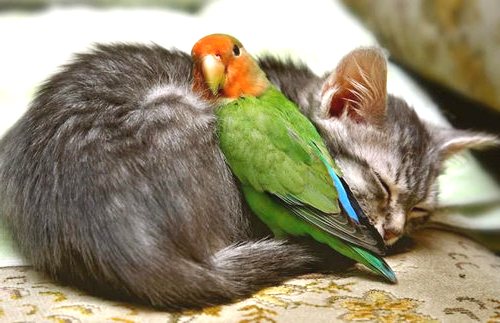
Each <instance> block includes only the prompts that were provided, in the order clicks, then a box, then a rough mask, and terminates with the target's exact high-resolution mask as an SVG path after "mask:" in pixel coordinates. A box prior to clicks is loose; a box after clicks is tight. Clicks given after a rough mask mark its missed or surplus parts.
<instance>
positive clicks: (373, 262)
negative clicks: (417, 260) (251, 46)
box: [191, 34, 397, 283]
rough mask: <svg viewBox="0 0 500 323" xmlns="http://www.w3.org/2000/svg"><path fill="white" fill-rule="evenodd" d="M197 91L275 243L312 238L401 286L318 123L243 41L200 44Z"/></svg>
mask: <svg viewBox="0 0 500 323" xmlns="http://www.w3.org/2000/svg"><path fill="white" fill-rule="evenodd" d="M191 55H192V58H193V64H194V66H193V90H194V91H195V92H197V93H199V94H200V96H201V97H203V98H204V99H205V100H210V101H212V102H215V103H216V105H217V108H216V116H217V131H218V137H219V144H220V148H221V150H222V152H223V153H224V156H225V158H226V161H227V163H228V165H229V167H230V169H231V170H232V172H233V174H234V175H235V176H236V177H237V179H238V180H239V182H240V184H241V189H242V192H243V194H244V197H245V199H246V201H247V203H248V205H249V206H250V208H251V210H252V211H253V212H254V213H255V214H256V215H257V216H258V217H259V218H260V219H261V220H262V221H263V222H264V223H265V224H266V225H267V226H268V227H269V228H270V229H271V231H272V232H273V234H274V236H275V237H276V238H286V237H287V236H305V235H308V236H310V237H312V238H313V239H315V240H316V241H318V242H321V243H325V244H327V245H328V246H329V247H330V248H332V249H334V250H335V251H337V252H339V253H341V254H342V255H344V256H346V257H349V258H351V259H353V260H355V261H357V262H359V263H361V264H363V265H365V266H366V267H368V268H369V269H371V270H372V271H373V272H375V273H377V274H379V275H381V276H383V277H385V278H386V279H387V280H389V281H390V282H393V283H395V282H396V281H397V280H396V275H395V274H394V272H393V271H392V269H391V268H390V267H389V265H388V264H387V263H386V262H385V261H384V260H383V259H382V258H381V256H382V255H383V254H384V253H385V245H384V242H383V240H382V238H381V237H380V235H379V233H378V232H377V230H376V229H375V227H374V226H373V225H371V223H370V221H369V219H368V217H367V216H366V215H365V214H364V213H363V211H362V209H361V207H360V206H359V205H358V203H357V201H356V199H355V198H354V196H353V194H352V192H351V191H350V189H349V187H348V185H347V183H346V181H345V180H344V179H343V178H342V172H341V170H340V169H339V168H338V167H337V165H336V164H335V162H334V159H333V158H332V156H331V155H330V153H329V151H328V149H327V148H326V145H325V144H324V142H323V140H322V138H321V137H320V135H319V133H318V131H317V130H316V128H315V127H314V125H313V124H312V123H311V122H310V121H309V119H307V118H306V117H305V116H304V115H303V114H302V113H301V112H300V110H299V108H298V107H297V105H296V104H294V103H293V102H291V101H290V100H288V99H287V98H286V97H285V95H284V94H282V93H281V92H280V91H279V90H278V89H277V88H276V87H274V86H273V85H272V84H271V83H270V81H269V80H268V79H267V77H266V75H265V73H264V72H263V71H262V70H261V69H260V67H259V66H258V64H257V62H256V61H255V60H254V59H253V58H252V56H251V55H250V54H249V53H248V52H247V51H246V50H245V48H244V47H243V45H242V44H241V42H240V41H238V40H237V39H236V38H234V37H232V36H230V35H224V34H212V35H208V36H205V37H203V38H202V39H200V40H199V41H198V42H196V44H195V45H194V46H193V49H192V52H191Z"/></svg>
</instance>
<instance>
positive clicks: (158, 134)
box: [0, 45, 445, 310]
mask: <svg viewBox="0 0 500 323" xmlns="http://www.w3.org/2000/svg"><path fill="white" fill-rule="evenodd" d="M191 65H192V63H191V60H190V58H189V56H188V55H186V54H183V53H180V52H176V51H168V50H165V49H163V48H161V47H159V46H140V45H108V46H104V45H100V46H97V48H96V49H95V50H93V51H92V52H90V53H88V54H83V55H79V56H77V57H76V59H75V61H74V62H73V63H71V64H69V65H67V66H65V67H64V68H63V70H62V71H61V72H59V73H57V74H56V75H55V76H53V77H52V78H51V79H49V80H48V81H47V82H46V83H45V84H44V85H43V86H42V87H41V89H40V91H39V92H38V94H37V96H36V98H35V99H34V101H33V102H32V104H31V106H30V108H29V109H28V111H27V112H26V114H25V115H24V116H23V117H22V118H21V119H20V120H19V121H18V123H17V124H16V125H14V126H13V127H12V129H11V130H10V131H9V132H8V133H7V134H6V136H5V137H4V138H3V139H2V141H1V142H0V214H1V216H2V218H3V219H4V220H5V222H6V224H7V225H8V227H9V228H10V230H11V232H12V234H13V237H14V239H15V240H16V242H17V243H18V245H19V247H20V250H21V251H22V253H23V254H24V255H25V256H26V257H27V259H28V260H29V261H30V262H31V263H32V264H33V266H34V267H35V268H36V269H38V270H41V271H44V272H47V273H48V274H50V275H51V276H52V277H54V278H56V279H59V280H62V281H66V282H69V283H71V284H75V285H78V286H80V287H82V288H85V289H87V290H92V291H97V292H99V293H101V294H102V293H104V294H108V295H110V296H113V297H117V296H118V297H123V298H132V299H135V300H137V301H141V302H144V303H149V304H152V305H155V306H160V307H162V308H166V309H170V310H181V309H186V308H199V307H202V306H208V305H214V304H220V303H222V302H228V301H231V300H235V299H237V298H240V297H244V296H248V295H250V294H251V293H253V292H255V291H257V290H258V289H259V288H261V287H263V286H268V285H270V284H277V283H279V282H282V281H284V280H285V279H287V278H290V277H293V276H295V275H298V274H301V273H306V272H308V271H310V270H311V269H312V268H313V266H314V265H315V264H317V263H318V262H320V260H321V259H320V258H321V257H320V256H319V254H317V253H316V252H317V251H316V250H315V249H311V248H308V247H306V246H305V245H303V244H297V243H290V242H284V241H277V240H273V239H260V240H255V236H257V237H259V234H258V233H256V232H255V231H256V230H255V228H254V227H253V226H252V225H251V224H250V223H251V221H250V220H251V219H252V218H251V216H250V214H249V213H248V211H246V207H245V205H244V204H243V203H244V202H243V201H242V198H241V196H240V193H239V191H238V189H237V185H236V183H235V181H234V179H233V177H232V175H231V173H230V171H229V169H228V167H227V166H226V164H225V163H224V158H223V156H222V154H221V152H220V150H219V148H218V144H217V140H216V135H215V121H216V120H215V119H214V114H213V108H214V107H212V106H210V105H208V104H206V103H203V102H202V100H200V99H199V98H198V97H197V96H196V95H194V94H193V93H192V91H191V67H192V66H191ZM261 66H262V67H263V69H264V70H265V71H266V73H267V74H268V76H269V79H270V80H271V81H272V82H274V83H275V84H276V85H277V86H278V87H279V88H280V89H281V90H282V91H283V92H284V93H285V94H286V95H288V96H289V97H290V99H292V100H293V101H295V102H297V103H298V104H299V106H300V107H301V109H302V110H303V111H304V113H305V114H306V115H308V116H310V117H311V119H312V120H313V121H314V122H315V123H316V125H317V126H318V129H319V130H320V131H321V132H322V134H323V135H324V136H325V139H326V142H327V144H328V145H329V148H330V149H331V150H332V155H333V156H335V157H336V158H337V159H338V161H339V163H340V165H341V167H343V168H344V173H345V174H346V175H347V176H346V178H348V179H349V178H352V183H350V185H351V188H352V189H353V191H355V194H356V195H357V196H356V197H357V198H358V199H359V200H360V202H361V203H362V206H363V207H364V208H365V209H366V210H368V211H369V212H365V213H367V214H368V215H369V216H370V217H371V218H372V221H373V222H374V223H375V224H377V225H378V228H379V229H380V230H381V232H383V230H384V226H386V223H391V221H390V220H391V219H390V216H389V215H388V214H389V213H388V210H387V209H383V210H384V212H379V210H378V209H377V208H384V207H386V206H387V205H389V202H387V201H386V202H383V201H384V198H383V197H384V194H383V193H380V192H384V190H385V191H387V188H385V189H384V187H383V185H382V184H381V183H380V179H377V176H386V175H383V174H388V171H386V168H387V169H398V167H397V165H398V162H399V161H398V160H396V159H393V158H392V157H391V158H388V157H387V156H385V157H384V156H383V155H381V154H383V153H384V149H386V151H389V150H390V149H389V148H388V147H391V145H388V144H387V143H394V141H391V140H392V139H390V138H385V137H384V136H382V135H380V133H384V131H385V130H384V129H385V128H387V126H384V124H386V125H388V124H390V125H391V127H393V128H391V129H392V130H393V131H396V130H395V129H396V128H395V127H396V125H393V124H401V121H400V120H398V119H397V118H399V117H400V116H401V115H407V116H408V118H410V119H411V122H415V125H410V126H408V125H407V124H405V126H406V127H407V128H411V129H409V130H407V131H409V132H412V131H413V132H414V134H416V135H417V138H423V140H417V141H415V140H408V144H407V145H402V146H404V147H402V148H401V149H400V152H401V156H403V157H404V156H407V153H405V152H404V150H405V149H410V150H411V151H415V152H419V153H420V152H422V153H423V154H426V153H428V155H429V156H434V157H432V158H430V159H426V160H429V163H431V161H432V162H435V163H436V165H438V164H439V162H436V160H438V158H437V157H436V156H438V155H439V151H440V150H439V149H438V148H436V147H438V146H439V145H438V142H437V141H436V140H434V139H433V138H437V136H434V137H432V138H431V134H432V132H431V131H430V130H429V129H428V128H427V127H426V126H424V125H423V124H422V123H421V122H420V121H419V120H418V118H416V115H414V112H413V111H411V110H410V109H409V108H408V107H406V106H405V105H404V104H403V106H401V107H400V106H399V105H401V104H402V103H400V101H398V100H397V99H393V98H390V99H389V102H388V103H389V104H388V105H389V108H388V113H392V112H391V111H392V110H391V109H399V110H401V109H402V110H401V111H400V112H398V113H397V114H398V116H397V118H396V117H395V115H394V117H388V118H386V120H385V121H384V122H385V123H384V124H379V125H378V126H377V127H375V126H373V127H371V126H370V127H371V128H370V129H371V130H370V131H372V132H373V134H372V135H377V134H378V136H380V137H378V138H379V139H380V140H382V141H384V142H385V144H384V143H382V142H381V143H379V145H380V147H381V148H380V152H379V153H370V152H369V151H372V150H370V149H368V150H367V148H366V147H369V145H367V144H364V142H365V141H367V142H370V140H373V139H370V138H371V137H370V136H368V135H366V136H365V132H363V131H362V129H361V128H360V125H359V124H358V123H356V122H351V121H349V119H348V118H347V119H346V120H343V121H342V122H340V121H339V120H341V119H339V120H333V121H332V119H331V117H330V116H328V115H326V116H325V114H324V113H323V114H321V115H318V114H317V113H316V110H315V109H314V108H315V106H316V105H319V101H320V100H321V98H320V96H319V95H320V88H321V85H322V84H323V82H324V80H325V79H322V78H319V77H317V76H315V75H314V74H313V73H312V72H311V71H310V70H309V69H308V68H307V67H305V66H300V65H296V64H292V63H290V62H288V63H286V62H285V63H283V62H280V61H277V60H274V59H269V58H268V59H264V60H262V61H261ZM384 90H385V88H384ZM391 100H393V101H391ZM394 100H396V101H394ZM398 102H399V103H398ZM398 107H399V108H398ZM405 111H406V112H405ZM363 127H364V126H363ZM354 134H356V136H358V137H357V138H350V136H353V135H354ZM339 136H340V137H339ZM409 138H412V135H411V134H410V135H409ZM443 142H445V139H443ZM349 146H351V147H357V148H353V149H349V148H348V147H349ZM384 147H385V148H384ZM393 148H394V147H393ZM431 152H433V153H431ZM432 154H434V155H432ZM377 156H378V157H377ZM377 158H379V159H380V160H379V161H377V160H376V159H377ZM404 158H406V157H404ZM383 161H385V162H383ZM370 163H374V165H370ZM426 163H427V162H425V163H424V162H422V163H421V164H419V165H421V166H418V165H417V166H418V167H417V169H420V170H421V172H422V173H425V174H420V173H419V174H418V176H419V178H420V177H423V178H427V179H428V182H429V183H426V184H422V185H425V186H426V187H430V186H432V183H433V182H434V180H435V176H437V173H436V170H435V169H436V167H434V168H431V169H428V168H427V164H426ZM415 164H418V163H415ZM381 165H385V166H381ZM387 165H389V166H388V167H386V166H387ZM413 166H415V165H413ZM373 167H375V169H373ZM405 172H407V173H405ZM405 172H402V173H401V172H400V173H399V174H400V177H404V178H408V177H409V176H411V175H412V174H413V173H410V171H409V170H408V169H406V170H405ZM375 173H376V174H378V175H375ZM363 174H368V175H366V176H367V177H366V176H365V175H363ZM381 174H382V175H381ZM365 177H366V179H365V180H363V178H365ZM396 177H397V176H396ZM386 180H387V181H390V180H391V178H390V176H388V175H387V178H386ZM377 181H378V182H377ZM391 183H393V182H391ZM405 183H406V182H405ZM393 184H394V185H393V186H394V187H399V186H397V185H398V183H397V181H395V182H394V183H393ZM386 185H387V184H386ZM391 185H392V184H391ZM415 185H417V184H415V183H408V186H409V190H410V191H411V189H412V187H415ZM419 185H420V184H419ZM377 192H378V193H377ZM363 194H364V195H363ZM381 194H382V195H381ZM385 194H386V195H387V192H386V193H385ZM378 195H380V196H382V198H379V197H377V196H378ZM423 195H426V194H423ZM423 195H422V196H420V195H419V196H418V198H413V199H412V200H411V201H410V200H408V201H407V200H401V199H400V200H397V201H392V202H390V203H392V204H390V205H393V204H394V205H396V206H401V205H403V204H404V205H405V208H406V209H405V210H404V212H403V213H401V214H402V216H403V217H404V216H406V214H408V210H409V209H411V205H413V204H415V202H416V200H418V201H420V200H423V199H425V197H426V196H427V195H426V196H423ZM428 195H429V196H431V195H432V194H431V193H428ZM392 196H393V197H394V196H396V195H395V194H393V195H392ZM398 196H402V195H398ZM385 200H387V198H386V199H385ZM413 200H415V201H413ZM381 201H382V202H381ZM384 203H385V204H384ZM405 203H406V204H408V205H410V207H408V205H406V204H405ZM384 205H386V206H384ZM374 209H377V210H375V211H374ZM366 210H365V211H366ZM377 212H379V213H380V214H383V216H382V220H381V219H378V218H376V217H375V215H376V214H379V213H377ZM398 225H399V227H398V228H401V227H404V225H405V221H404V220H403V221H402V223H401V221H400V222H398ZM260 237H261V238H262V237H263V236H262V235H261V236H260Z"/></svg>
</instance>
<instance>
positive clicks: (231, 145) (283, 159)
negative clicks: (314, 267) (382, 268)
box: [217, 87, 340, 213]
mask: <svg viewBox="0 0 500 323" xmlns="http://www.w3.org/2000/svg"><path fill="white" fill-rule="evenodd" d="M217 116H218V135H219V141H220V146H221V149H222V151H223V152H224V155H225V156H226V159H227V161H228V163H229V165H230V167H231V169H232V171H233V173H234V174H235V175H236V177H238V179H239V180H240V181H241V183H242V184H243V185H250V186H251V187H253V188H254V189H255V190H257V191H261V192H262V191H265V192H270V193H272V194H275V195H277V196H280V197H284V198H287V197H290V198H293V199H294V200H296V201H300V203H304V204H306V205H309V206H311V207H313V208H316V209H318V210H320V211H321V212H325V213H339V212H340V210H339V205H338V201H337V192H336V190H335V187H334V185H333V183H332V181H331V178H330V176H329V174H328V171H327V169H326V168H325V165H324V164H323V162H322V161H321V160H320V159H319V158H318V156H317V153H316V152H315V151H314V149H315V147H314V146H316V147H318V148H319V149H320V150H321V151H322V152H323V154H324V155H325V156H327V158H328V162H329V163H330V164H331V165H332V167H335V166H334V163H333V161H332V159H331V158H330V157H329V153H328V150H327V148H326V146H325V144H324V143H323V140H322V139H321V137H320V135H319V133H318V132H317V130H316V128H315V127H314V125H313V124H312V123H311V122H310V121H309V120H308V119H307V118H306V117H305V116H304V115H302V114H301V112H300V111H299V109H298V107H297V106H296V105H295V104H293V103H292V102H291V101H289V100H288V99H287V98H286V97H285V96H284V95H283V94H282V93H281V92H279V91H278V90H277V89H275V88H274V87H270V88H269V89H268V90H267V91H266V92H265V93H264V94H263V95H261V96H260V97H258V98H257V97H242V98H239V99H237V100H234V101H231V102H229V103H227V104H225V105H222V106H221V107H219V109H218V111H217ZM335 168H336V167H335Z"/></svg>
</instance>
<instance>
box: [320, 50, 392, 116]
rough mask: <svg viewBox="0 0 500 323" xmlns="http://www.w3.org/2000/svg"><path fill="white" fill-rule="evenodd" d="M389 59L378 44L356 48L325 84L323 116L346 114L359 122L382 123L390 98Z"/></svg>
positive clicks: (341, 62)
mask: <svg viewBox="0 0 500 323" xmlns="http://www.w3.org/2000/svg"><path fill="white" fill-rule="evenodd" d="M386 84H387V62H386V58H385V56H384V54H383V52H382V50H380V49H378V48H375V47H366V48H358V49H356V50H353V51H352V52H350V53H349V54H347V55H346V56H344V58H343V59H342V60H341V61H340V63H339V64H338V66H337V68H336V70H335V71H334V72H333V73H332V74H331V75H330V76H329V77H328V78H327V80H326V82H325V83H324V85H323V90H322V97H321V117H322V118H338V117H342V116H344V115H346V116H348V117H349V118H351V119H353V120H355V121H358V122H369V123H374V124H380V123H382V122H383V121H384V118H385V112H386V101H387V90H386Z"/></svg>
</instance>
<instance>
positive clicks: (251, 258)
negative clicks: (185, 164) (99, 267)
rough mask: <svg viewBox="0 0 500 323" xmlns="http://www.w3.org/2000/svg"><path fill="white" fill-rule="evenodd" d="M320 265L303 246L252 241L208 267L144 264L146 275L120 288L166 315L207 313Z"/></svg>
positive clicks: (214, 258) (191, 263)
mask: <svg viewBox="0 0 500 323" xmlns="http://www.w3.org/2000/svg"><path fill="white" fill-rule="evenodd" d="M317 259H318V258H316V257H315V256H313V255H312V254H311V251H310V250H307V247H304V246H301V245H299V244H292V243H288V242H286V241H278V240H273V239H264V240H259V241H250V242H244V243H239V244H233V245H230V246H228V247H225V248H223V249H221V250H219V251H218V252H216V253H215V254H214V255H212V256H211V257H209V259H208V260H207V261H206V262H204V263H200V262H198V261H195V260H193V259H187V258H181V259H175V260H171V262H172V261H175V265H174V264H172V263H171V264H169V265H168V266H165V268H159V267H157V266H156V268H155V267H151V266H148V264H145V265H144V264H143V265H142V266H141V268H142V269H143V270H144V271H146V272H144V271H143V272H142V273H141V274H139V275H134V276H135V277H131V276H129V275H127V279H121V283H122V284H123V285H122V286H121V288H124V289H126V290H128V293H130V294H132V295H134V296H135V297H137V296H138V297H139V298H140V299H142V301H144V302H145V303H149V304H152V305H153V306H157V307H159V308H162V309H167V310H174V311H181V310H186V309H196V308H203V307H207V306H213V305H220V304H223V303H227V302H231V301H236V300H238V299H241V298H244V297H249V296H251V295H252V294H253V293H255V292H257V291H259V290H260V289H262V288H263V287H267V286H270V285H275V284H279V283H281V282H283V281H285V280H287V279H290V278H292V277H294V276H297V275H298V274H304V273H307V272H310V269H311V268H312V267H313V266H314V264H316V263H317V261H318V260H317ZM155 263H156V262H155Z"/></svg>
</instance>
